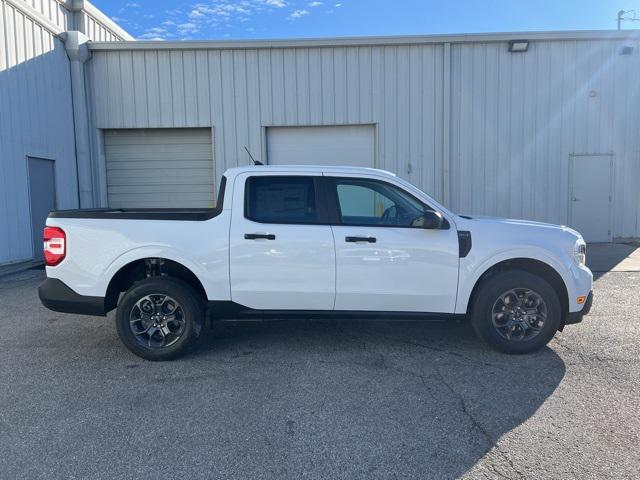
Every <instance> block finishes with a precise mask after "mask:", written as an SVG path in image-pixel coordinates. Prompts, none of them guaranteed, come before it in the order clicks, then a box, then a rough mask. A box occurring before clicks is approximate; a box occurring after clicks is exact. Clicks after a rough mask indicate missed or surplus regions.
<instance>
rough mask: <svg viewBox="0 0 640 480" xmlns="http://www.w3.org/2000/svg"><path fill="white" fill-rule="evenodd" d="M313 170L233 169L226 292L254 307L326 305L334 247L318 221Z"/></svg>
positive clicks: (330, 294)
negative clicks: (299, 173) (295, 172)
mask: <svg viewBox="0 0 640 480" xmlns="http://www.w3.org/2000/svg"><path fill="white" fill-rule="evenodd" d="M320 178H322V177H321V176H319V175H316V176H312V175H305V176H296V175H283V174H282V173H277V174H273V175H269V174H264V173H262V174H261V175H259V176H251V174H249V173H247V174H244V175H239V176H238V177H237V178H236V180H235V185H234V196H233V208H232V211H233V213H232V218H231V231H230V239H229V240H230V247H229V248H230V258H231V260H230V262H231V263H230V277H231V298H232V300H233V301H234V302H236V303H238V304H240V305H244V306H245V307H250V308H253V309H260V310H331V309H332V308H333V302H334V299H335V250H334V244H333V235H332V233H331V227H330V226H328V225H326V222H325V224H324V225H320V224H319V223H321V222H320V215H321V212H320V211H321V210H322V209H321V206H320V202H319V201H318V199H317V191H318V189H317V188H316V187H317V183H318V182H317V179H320Z"/></svg>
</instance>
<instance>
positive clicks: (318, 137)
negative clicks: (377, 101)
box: [252, 125, 375, 167]
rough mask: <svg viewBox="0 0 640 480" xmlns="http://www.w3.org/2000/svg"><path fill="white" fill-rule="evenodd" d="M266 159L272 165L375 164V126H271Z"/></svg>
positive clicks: (364, 165)
mask: <svg viewBox="0 0 640 480" xmlns="http://www.w3.org/2000/svg"><path fill="white" fill-rule="evenodd" d="M252 155H253V153H252ZM267 162H268V163H269V165H346V166H357V167H374V166H375V127H374V126H373V125H341V126H338V127H269V128H267Z"/></svg>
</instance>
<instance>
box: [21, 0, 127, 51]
mask: <svg viewBox="0 0 640 480" xmlns="http://www.w3.org/2000/svg"><path fill="white" fill-rule="evenodd" d="M14 1H16V2H20V3H22V4H24V5H27V6H28V7H30V8H32V9H33V10H34V11H35V12H37V13H38V14H40V15H42V16H43V17H44V18H45V19H47V20H48V21H49V22H51V24H52V25H55V26H56V27H57V30H58V31H59V32H64V31H67V30H78V31H80V32H82V33H84V34H85V35H86V36H87V37H89V38H90V39H91V40H93V41H96V42H115V41H121V40H133V38H132V37H131V36H130V35H129V34H127V33H126V32H124V31H123V30H122V29H121V28H120V27H119V26H118V25H116V24H115V23H113V21H111V20H110V19H109V18H107V17H106V16H105V15H104V14H103V13H102V12H100V11H99V10H98V9H97V8H96V7H94V6H93V4H91V3H90V2H87V1H84V2H82V4H80V3H77V5H76V6H75V7H73V6H72V2H71V0H68V1H65V0H14Z"/></svg>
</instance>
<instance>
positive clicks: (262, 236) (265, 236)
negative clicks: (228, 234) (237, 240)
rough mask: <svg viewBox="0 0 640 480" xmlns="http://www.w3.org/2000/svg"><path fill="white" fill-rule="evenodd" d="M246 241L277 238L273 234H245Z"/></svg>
mask: <svg viewBox="0 0 640 480" xmlns="http://www.w3.org/2000/svg"><path fill="white" fill-rule="evenodd" d="M244 239H245V240H258V239H262V240H275V239H276V236H275V235H274V234H273V233H245V234H244Z"/></svg>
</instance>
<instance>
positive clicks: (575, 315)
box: [564, 290, 593, 325]
mask: <svg viewBox="0 0 640 480" xmlns="http://www.w3.org/2000/svg"><path fill="white" fill-rule="evenodd" d="M592 303H593V290H592V291H590V292H589V295H588V296H587V301H586V302H584V307H582V310H580V311H579V312H569V315H567V321H566V322H564V323H565V325H571V324H572V323H580V322H581V321H582V318H583V317H584V316H585V315H587V314H588V313H589V312H590V311H591V304H592Z"/></svg>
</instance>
